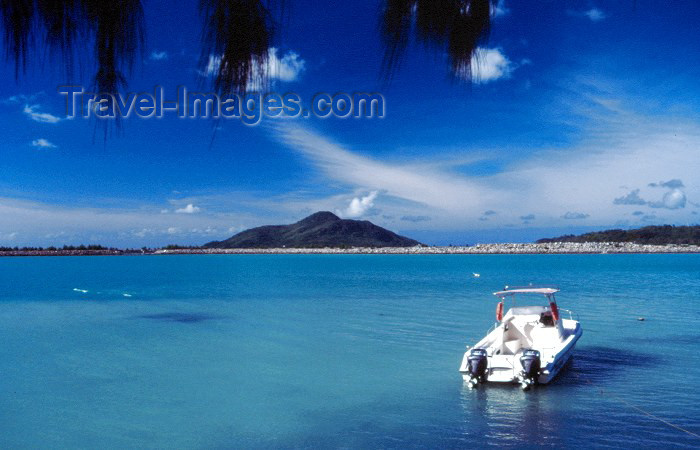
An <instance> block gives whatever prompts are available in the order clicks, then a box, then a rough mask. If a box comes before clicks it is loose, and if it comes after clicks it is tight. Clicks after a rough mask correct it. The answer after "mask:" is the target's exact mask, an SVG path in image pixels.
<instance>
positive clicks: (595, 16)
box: [583, 8, 607, 22]
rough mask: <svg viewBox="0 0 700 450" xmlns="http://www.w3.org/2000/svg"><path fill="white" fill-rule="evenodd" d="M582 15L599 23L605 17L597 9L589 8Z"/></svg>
mask: <svg viewBox="0 0 700 450" xmlns="http://www.w3.org/2000/svg"><path fill="white" fill-rule="evenodd" d="M583 15H584V16H586V17H588V18H589V19H591V20H592V21H593V22H599V21H601V20H603V19H605V18H606V17H607V16H606V14H605V13H604V12H603V11H601V10H600V9H598V8H591V9H589V10H588V11H586V12H584V13H583Z"/></svg>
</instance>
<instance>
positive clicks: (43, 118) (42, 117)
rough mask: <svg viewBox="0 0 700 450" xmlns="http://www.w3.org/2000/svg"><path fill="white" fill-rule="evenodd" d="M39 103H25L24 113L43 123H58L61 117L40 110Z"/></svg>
mask: <svg viewBox="0 0 700 450" xmlns="http://www.w3.org/2000/svg"><path fill="white" fill-rule="evenodd" d="M39 108H40V106H39V105H24V110H23V112H24V114H26V115H27V117H29V118H30V119H32V120H33V121H35V122H41V123H58V122H60V121H61V118H60V117H56V116H54V115H53V114H50V113H44V112H39V111H38V109H39Z"/></svg>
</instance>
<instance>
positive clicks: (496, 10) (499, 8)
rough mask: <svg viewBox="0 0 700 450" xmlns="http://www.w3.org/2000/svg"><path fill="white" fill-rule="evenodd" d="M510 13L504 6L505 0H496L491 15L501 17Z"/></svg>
mask: <svg viewBox="0 0 700 450" xmlns="http://www.w3.org/2000/svg"><path fill="white" fill-rule="evenodd" d="M509 13H510V9H509V8H508V7H506V2H505V0H498V2H497V3H496V5H495V6H494V7H493V12H492V14H493V17H503V16H505V15H507V14H509Z"/></svg>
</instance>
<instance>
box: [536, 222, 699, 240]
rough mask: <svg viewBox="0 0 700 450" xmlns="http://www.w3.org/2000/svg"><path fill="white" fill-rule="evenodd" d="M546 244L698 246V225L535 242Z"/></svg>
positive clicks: (594, 234) (659, 227)
mask: <svg viewBox="0 0 700 450" xmlns="http://www.w3.org/2000/svg"><path fill="white" fill-rule="evenodd" d="M548 242H633V243H636V244H652V245H664V244H688V245H700V225H690V226H685V225H682V226H674V225H651V226H648V227H643V228H637V229H635V230H621V229H614V230H605V231H594V232H592V233H585V234H581V235H578V236H575V235H573V234H568V235H564V236H559V237H555V238H547V239H540V240H538V241H537V243H539V244H544V243H548Z"/></svg>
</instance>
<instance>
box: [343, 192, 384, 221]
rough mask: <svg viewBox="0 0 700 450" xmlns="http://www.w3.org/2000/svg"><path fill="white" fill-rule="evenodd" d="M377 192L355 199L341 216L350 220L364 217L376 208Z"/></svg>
mask: <svg viewBox="0 0 700 450" xmlns="http://www.w3.org/2000/svg"><path fill="white" fill-rule="evenodd" d="M377 195H378V193H377V191H372V192H370V193H369V194H367V195H365V196H363V197H355V198H353V199H352V200H350V204H349V205H348V207H347V208H346V209H345V210H343V211H342V212H340V215H341V216H343V217H347V218H350V219H355V218H358V217H362V216H364V215H365V214H366V213H367V212H368V211H369V210H370V209H372V207H373V206H374V200H376V199H377Z"/></svg>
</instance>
